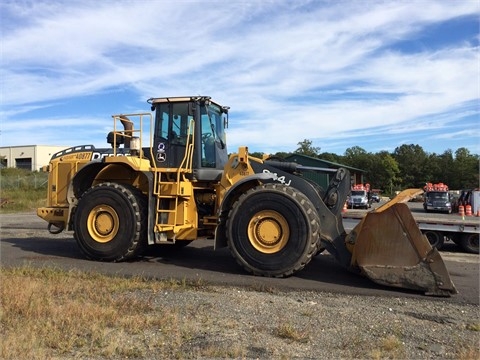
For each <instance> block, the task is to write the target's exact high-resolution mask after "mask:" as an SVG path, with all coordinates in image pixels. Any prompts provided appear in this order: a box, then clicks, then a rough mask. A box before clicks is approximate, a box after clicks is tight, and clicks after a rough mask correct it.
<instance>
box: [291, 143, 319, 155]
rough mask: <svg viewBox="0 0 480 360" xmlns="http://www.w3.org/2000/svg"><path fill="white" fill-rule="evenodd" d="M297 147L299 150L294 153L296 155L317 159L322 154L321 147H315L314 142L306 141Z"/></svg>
mask: <svg viewBox="0 0 480 360" xmlns="http://www.w3.org/2000/svg"><path fill="white" fill-rule="evenodd" d="M297 145H298V148H297V150H295V151H294V153H296V154H301V155H306V156H311V157H317V156H318V154H319V152H320V148H319V147H316V146H313V143H312V140H308V139H305V140H303V141H300V142H299V143H297Z"/></svg>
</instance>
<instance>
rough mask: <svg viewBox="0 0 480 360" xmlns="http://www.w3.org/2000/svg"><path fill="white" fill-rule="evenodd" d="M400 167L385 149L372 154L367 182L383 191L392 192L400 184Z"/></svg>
mask: <svg viewBox="0 0 480 360" xmlns="http://www.w3.org/2000/svg"><path fill="white" fill-rule="evenodd" d="M399 174H400V169H399V168H398V163H397V161H396V160H395V159H394V158H393V156H392V155H391V154H390V153H389V152H387V151H381V152H379V153H376V154H374V161H373V164H372V167H371V169H370V173H369V182H370V184H371V185H372V187H373V188H379V189H380V190H382V191H383V192H384V193H387V194H389V195H392V194H393V191H394V190H395V189H398V187H399V184H400V179H399Z"/></svg>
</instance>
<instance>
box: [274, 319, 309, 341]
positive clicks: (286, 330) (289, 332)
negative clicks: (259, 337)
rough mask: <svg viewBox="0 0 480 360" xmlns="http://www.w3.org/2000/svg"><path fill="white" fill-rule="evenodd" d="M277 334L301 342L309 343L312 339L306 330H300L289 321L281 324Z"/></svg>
mask: <svg viewBox="0 0 480 360" xmlns="http://www.w3.org/2000/svg"><path fill="white" fill-rule="evenodd" d="M275 334H276V335H277V336H278V337H280V338H283V339H289V340H293V341H297V342H301V343H307V342H308V341H309V339H310V337H309V335H308V333H307V332H306V331H303V330H299V329H297V328H295V326H293V325H292V324H289V323H284V324H280V325H279V326H278V328H277V329H276V331H275Z"/></svg>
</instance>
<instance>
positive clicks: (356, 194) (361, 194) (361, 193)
mask: <svg viewBox="0 0 480 360" xmlns="http://www.w3.org/2000/svg"><path fill="white" fill-rule="evenodd" d="M352 196H365V191H363V190H356V191H352Z"/></svg>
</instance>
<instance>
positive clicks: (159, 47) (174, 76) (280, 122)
mask: <svg viewBox="0 0 480 360" xmlns="http://www.w3.org/2000/svg"><path fill="white" fill-rule="evenodd" d="M0 16H1V18H0V27H1V69H0V72H1V108H0V119H1V123H0V130H1V133H0V146H15V145H34V144H37V145H60V146H74V145H81V144H93V145H95V146H97V147H107V146H108V145H107V144H106V140H105V139H106V134H107V133H108V131H110V130H111V129H112V127H113V121H112V118H111V115H112V114H119V113H131V112H136V111H141V112H145V111H148V110H149V106H148V104H147V103H146V100H147V99H148V98H150V97H163V96H183V95H209V96H211V97H212V98H213V99H214V100H215V101H217V102H219V103H221V104H222V105H228V106H230V108H231V111H230V126H229V129H228V131H227V141H228V147H229V151H230V152H233V151H235V149H236V148H237V147H238V146H240V145H247V146H249V149H250V151H259V152H265V153H275V152H278V151H286V152H289V151H294V150H295V149H296V148H297V147H298V145H297V144H298V143H299V142H301V141H303V140H304V139H308V140H311V141H312V145H313V146H316V147H319V148H320V149H321V150H320V151H321V152H332V153H337V154H339V155H341V154H343V153H344V152H345V150H346V149H347V148H349V147H352V146H360V147H362V148H364V149H365V150H367V151H369V152H379V151H383V150H385V151H389V152H393V151H394V150H395V148H396V147H398V146H401V145H403V144H418V145H420V146H422V147H423V149H424V150H425V151H427V152H429V153H437V154H441V153H443V152H444V151H445V150H447V149H452V150H453V151H455V150H456V149H458V148H460V147H466V148H467V149H469V150H470V152H471V153H474V154H480V126H479V125H480V121H479V110H480V109H479V99H480V68H479V66H480V65H479V64H480V62H479V59H480V57H479V40H480V38H479V16H480V2H479V1H478V0H450V1H445V0H438V1H427V0H410V1H408V0H406V1H374V0H370V1H368V0H366V1H360V0H358V1H353V0H352V1H342V0H339V1H327V0H325V1H320V0H317V1H308V0H296V1H293V0H292V1H280V0H250V1H247V0H231V1H215V0H206V1H194V0H190V1H186V0H172V1H160V0H158V1H155V0H151V1H146V0H144V1H121V0H118V1H108V0H104V1H89V0H81V1H75V0H70V1H55V0H48V1H43V0H16V1H9V0H2V1H1V2H0Z"/></svg>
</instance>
